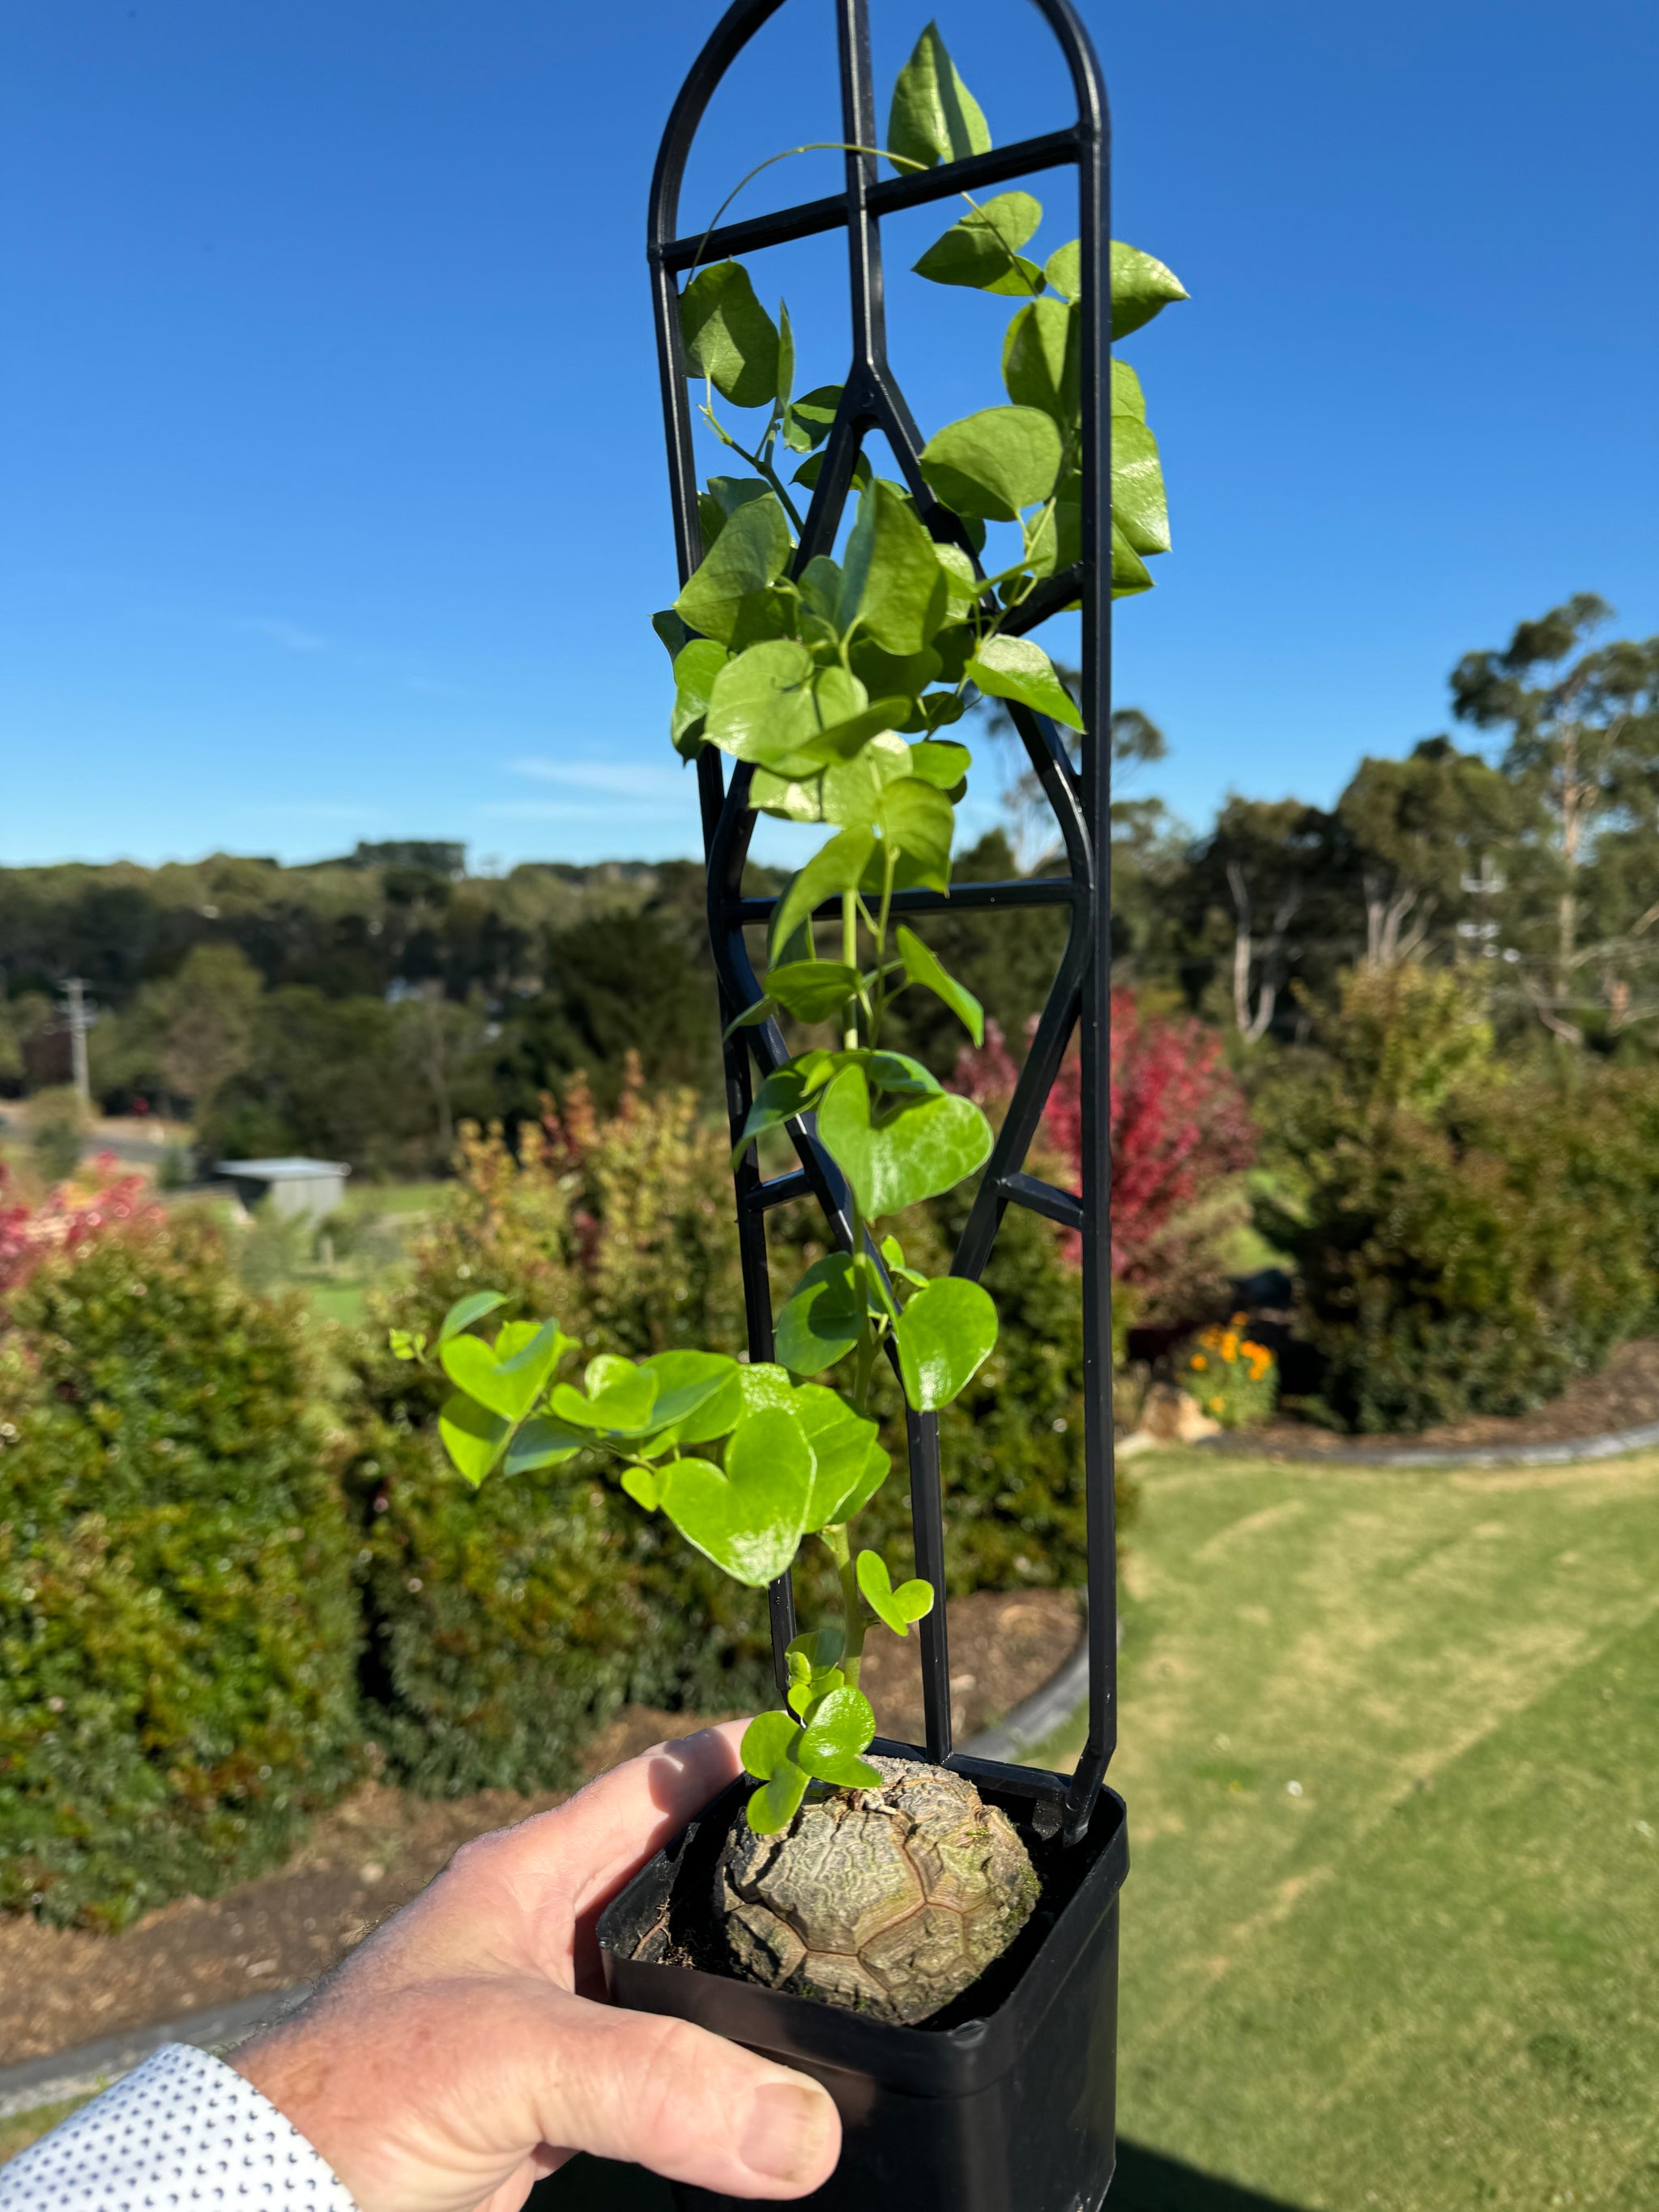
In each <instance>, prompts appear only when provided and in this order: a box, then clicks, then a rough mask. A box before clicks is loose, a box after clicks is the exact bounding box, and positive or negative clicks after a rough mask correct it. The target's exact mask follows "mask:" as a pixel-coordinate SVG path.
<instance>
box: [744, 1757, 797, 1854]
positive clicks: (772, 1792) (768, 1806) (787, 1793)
mask: <svg viewBox="0 0 1659 2212" xmlns="http://www.w3.org/2000/svg"><path fill="white" fill-rule="evenodd" d="M808 1779H809V1778H808V1777H807V1776H806V1775H805V1773H804V1772H803V1771H801V1769H800V1768H799V1766H797V1765H795V1764H794V1762H793V1760H790V1761H787V1762H786V1764H785V1765H782V1766H781V1767H779V1769H778V1771H777V1772H776V1773H775V1775H774V1776H773V1777H772V1779H771V1780H770V1781H769V1782H767V1783H763V1784H762V1785H761V1787H760V1788H759V1789H758V1790H756V1792H755V1794H754V1796H752V1797H751V1798H750V1800H749V1805H748V1808H747V1809H748V1814H749V1825H750V1827H751V1828H752V1829H753V1830H754V1832H755V1833H756V1834H757V1836H775V1835H779V1834H781V1832H782V1831H783V1830H784V1829H785V1828H787V1826H789V1823H790V1822H791V1821H792V1820H793V1819H794V1817H795V1815H796V1814H797V1813H799V1810H800V1801H801V1799H802V1798H803V1797H804V1796H805V1795H806V1784H807V1781H808Z"/></svg>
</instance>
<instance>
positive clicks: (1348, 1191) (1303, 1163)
mask: <svg viewBox="0 0 1659 2212" xmlns="http://www.w3.org/2000/svg"><path fill="white" fill-rule="evenodd" d="M1327 1042H1328V1047H1329V1051H1330V1058H1329V1060H1328V1064H1327V1065H1326V1066H1324V1067H1323V1068H1322V1070H1321V1071H1320V1072H1319V1073H1317V1074H1316V1075H1315V1076H1313V1077H1312V1078H1310V1079H1302V1080H1294V1081H1290V1082H1286V1083H1283V1084H1281V1085H1278V1086H1277V1087H1275V1088H1272V1089H1269V1090H1268V1091H1267V1092H1265V1093H1264V1095H1263V1097H1262V1100H1261V1110H1262V1112H1263V1115H1264V1118H1265V1119H1266V1121H1267V1126H1268V1128H1269V1131H1270V1134H1271V1137H1272V1139H1273V1146H1274V1149H1275V1152H1276V1154H1277V1164H1279V1166H1280V1167H1281V1169H1282V1170H1283V1171H1284V1175H1285V1184H1286V1187H1287V1188H1289V1189H1290V1190H1291V1193H1292V1197H1291V1200H1289V1201H1287V1200H1285V1199H1284V1198H1283V1197H1279V1196H1273V1197H1268V1198H1264V1199H1263V1200H1261V1201H1259V1203H1258V1206H1257V1218H1258V1225H1259V1226H1260V1227H1261V1230H1262V1231H1263V1233H1264V1234H1265V1235H1266V1236H1267V1237H1268V1238H1269V1240H1270V1241H1271V1242H1272V1243H1274V1244H1275V1245H1277V1246H1278V1247H1279V1249H1282V1250H1285V1251H1286V1252H1288V1253H1290V1254H1291V1255H1292V1256H1293V1257H1294V1260H1295V1262H1296V1266H1297V1274H1298V1331H1299V1334H1301V1336H1302V1337H1303V1338H1304V1340H1306V1342H1307V1343H1308V1344H1309V1345H1310V1346H1312V1348H1313V1350H1314V1352H1316V1355H1317V1357H1318V1359H1319V1361H1320V1364H1321V1370H1322V1372H1321V1376H1320V1378H1319V1381H1318V1383H1317V1390H1316V1395H1314V1396H1312V1397H1311V1398H1310V1401H1308V1404H1309V1410H1310V1411H1312V1412H1314V1413H1317V1414H1320V1415H1322V1416H1323V1417H1324V1418H1326V1419H1330V1420H1332V1421H1334V1423H1336V1424H1337V1425H1340V1426H1343V1427H1347V1428H1352V1429H1357V1430H1360V1431H1370V1432H1381V1431H1394V1430H1404V1431H1410V1430H1416V1429H1422V1428H1426V1427H1428V1426H1431V1425H1433V1424H1435V1423H1437V1422H1443V1421H1453V1420H1456V1419H1462V1417H1464V1416H1465V1415H1468V1414H1474V1413H1497V1414H1516V1413H1525V1412H1527V1411H1528V1410H1529V1409H1530V1408H1531V1407H1534V1406H1537V1405H1540V1404H1541V1403H1542V1402H1543V1401H1545V1400H1546V1399H1548V1398H1551V1397H1554V1396H1556V1395H1559V1392H1560V1391H1562V1390H1563V1389H1565V1387H1566V1385H1567V1384H1568V1383H1571V1381H1572V1380H1573V1379H1574V1377H1575V1376H1579V1375H1583V1374H1585V1373H1588V1372H1591V1371H1593V1370H1595V1369H1596V1368H1597V1367H1599V1366H1600V1365H1601V1363H1602V1361H1603V1360H1604V1359H1605V1358H1606V1357H1607V1353H1608V1352H1609V1351H1610V1350H1611V1349H1612V1348H1613V1346H1614V1345H1616V1344H1618V1343H1619V1342H1620V1341H1621V1340H1623V1339H1624V1338H1626V1337H1628V1336H1631V1335H1632V1334H1636V1333H1637V1332H1638V1330H1640V1329H1641V1328H1644V1327H1646V1326H1648V1325H1650V1322H1652V1320H1653V1317H1654V1312H1655V1301H1656V1290H1659V1279H1656V1275H1655V1272H1654V1269H1655V1263H1656V1261H1659V1151H1656V1143H1655V1140H1656V1138H1659V1085H1656V1084H1655V1082H1654V1080H1653V1079H1652V1078H1650V1077H1645V1076H1616V1077H1609V1076H1607V1075H1606V1074H1603V1073H1597V1072H1596V1071H1595V1070H1593V1069H1591V1070H1577V1071H1574V1072H1573V1073H1572V1075H1571V1079H1570V1080H1554V1079H1536V1078H1533V1079H1516V1078H1512V1077H1510V1075H1509V1074H1508V1073H1507V1072H1506V1071H1505V1070H1504V1069H1503V1068H1502V1067H1500V1066H1498V1065H1497V1064H1496V1063H1495V1062H1494V1061H1493V1060H1492V1056H1491V1034H1490V1031H1489V1030H1486V1027H1485V1025H1484V1024H1482V1023H1480V1021H1479V1020H1477V1019H1475V1018H1474V1017H1473V1016H1472V1014H1471V1012H1470V1010H1469V1006H1468V994H1467V987H1466V986H1465V985H1463V984H1462V981H1460V979H1459V978H1458V977H1457V976H1456V975H1455V974H1452V973H1449V972H1448V971H1443V970H1441V971H1425V970H1413V969H1404V970H1401V971H1396V972H1395V973H1392V974H1388V975H1382V976H1375V975H1373V976H1361V977H1355V978H1352V979H1351V980H1350V981H1349V983H1348V985H1347V987H1346V993H1345V998H1344V1005H1343V1009H1342V1012H1341V1014H1340V1017H1339V1018H1338V1019H1337V1020H1336V1021H1335V1022H1334V1023H1333V1024H1332V1025H1331V1030H1330V1033H1329V1035H1328V1039H1327Z"/></svg>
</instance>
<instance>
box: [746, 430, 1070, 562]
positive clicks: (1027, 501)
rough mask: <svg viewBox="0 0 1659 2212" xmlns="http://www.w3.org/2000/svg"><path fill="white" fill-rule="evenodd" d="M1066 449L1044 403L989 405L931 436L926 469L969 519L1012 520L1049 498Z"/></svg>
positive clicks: (943, 496) (923, 470) (953, 506)
mask: <svg viewBox="0 0 1659 2212" xmlns="http://www.w3.org/2000/svg"><path fill="white" fill-rule="evenodd" d="M1063 450H1064V449H1063V447H1062V446H1061V442H1060V432H1059V431H1058V429H1056V428H1055V427H1054V422H1053V421H1052V420H1051V419H1050V417H1049V416H1047V415H1045V414H1044V413H1043V412H1042V410H1041V408H1037V407H986V408H982V409H981V410H980V412H979V413H978V414H977V415H966V416H963V419H962V420H961V421H960V422H947V423H946V424H945V428H943V429H942V430H940V431H938V432H936V433H935V435H933V437H931V438H930V439H929V440H928V441H927V444H926V445H925V446H924V447H922V449H921V473H922V475H923V476H924V477H926V478H927V482H928V483H929V484H930V485H931V486H932V488H933V490H934V491H935V492H936V493H937V494H938V495H939V498H940V499H942V500H943V501H944V502H945V505H946V507H950V508H951V509H952V510H953V511H954V512H955V513H957V514H959V515H960V516H962V518H963V520H964V521H966V520H970V519H971V520H977V521H981V522H1012V521H1014V520H1016V519H1017V517H1018V514H1019V512H1020V509H1021V508H1022V507H1035V506H1036V503H1037V501H1039V500H1044V499H1047V498H1048V495H1049V493H1050V492H1051V491H1052V490H1053V489H1054V479H1055V477H1057V476H1058V475H1059V474H1060V459H1061V457H1062V453H1063ZM716 550H719V549H718V548H716Z"/></svg>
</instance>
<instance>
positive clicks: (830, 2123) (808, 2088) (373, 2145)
mask: <svg viewBox="0 0 1659 2212" xmlns="http://www.w3.org/2000/svg"><path fill="white" fill-rule="evenodd" d="M742 1735H743V1728H742V1724H741V1723H738V1722H732V1723H727V1724H726V1726H725V1727H722V1728H714V1729H704V1730H703V1731H702V1734H701V1735H692V1736H686V1737H684V1739H682V1740H681V1741H678V1742H677V1743H667V1744H659V1745H658V1746H657V1747H655V1748H654V1749H653V1750H651V1751H647V1752H646V1753H643V1754H642V1756H641V1757H640V1758H638V1759H630V1760H629V1762H628V1764H627V1765H624V1766H619V1767H617V1768H616V1769H615V1770H614V1771H612V1772H611V1773H609V1774H606V1775H602V1776H601V1777H600V1778H599V1780H598V1781H597V1782H592V1783H590V1784H588V1786H587V1788H586V1789H585V1790H582V1791H581V1792H580V1794H579V1795H578V1796H574V1797H573V1798H572V1799H571V1800H570V1801H569V1802H568V1804H564V1805H561V1806H559V1807H558V1808H556V1810H555V1811H553V1812H551V1813H543V1814H539V1815H538V1817H537V1818H536V1819H534V1820H526V1821H525V1822H523V1824H522V1825H521V1826H519V1827H516V1828H503V1829H501V1830H500V1831H498V1832H496V1833H495V1834H494V1835H489V1836H481V1837H480V1838H478V1839H477V1842H475V1843H471V1844H466V1845H465V1847H464V1848H463V1849H462V1850H459V1851H458V1852H457V1853H456V1855H455V1857H454V1859H453V1861H452V1863H451V1864H450V1865H449V1867H448V1868H447V1869H446V1870H445V1872H444V1873H442V1874H441V1875H439V1876H438V1878H437V1880H436V1881H435V1882H433V1883H432V1884H431V1885H430V1886H429V1887H428V1888H427V1889H425V1890H423V1891H422V1893H421V1895H420V1896H419V1897H417V1898H416V1899H415V1900H414V1901H413V1903H412V1904H410V1905H406V1906H405V1907H404V1910H403V1911H401V1912H399V1913H398V1914H397V1915H395V1917H393V1918H392V1919H391V1920H389V1921H387V1923H386V1925H385V1926H384V1927H383V1928H381V1929H378V1930H377V1931H376V1933H375V1934H374V1936H370V1937H369V1939H368V1942H365V1943H364V1944H363V1945H362V1948H360V1949H358V1950H357V1951H355V1952H354V1953H353V1954H352V1955H351V1956H350V1958H349V1959H348V1960H346V1962H345V1963H344V1965H343V1966H341V1967H340V1968H339V1969H338V1970H337V1972H336V1973H334V1974H332V1975H331V1977H330V1978H329V1979H328V1980H327V1981H326V1982H325V1984H323V1986H322V1988H321V1989H320V1990H319V1991H318V1992H317V1994H316V1995H315V1996H313V1997H312V1998H311V1999H310V2000H309V2001H308V2002H307V2003H306V2004H305V2005H303V2006H302V2007H301V2009H300V2010H299V2011H298V2012H296V2013H295V2014H293V2015H291V2016H290V2017H289V2019H287V2020H285V2021H283V2022H281V2023H280V2025H279V2026H277V2027H273V2028H271V2029H270V2030H268V2031H267V2032H266V2033H264V2034H263V2035H260V2036H258V2037H256V2038H254V2039H253V2040H252V2041H251V2042H249V2043H246V2044H244V2045H242V2047H241V2048H240V2050H238V2051H234V2052H233V2053H232V2054H231V2056H230V2057H229V2059H228V2062H227V2063H228V2064H230V2065H232V2066H234V2068H235V2069H236V2070H237V2072H238V2073H240V2074H241V2075H245V2076H246V2079H247V2080H248V2081H251V2082H252V2084H253V2086H254V2087H255V2088H256V2089H258V2091H259V2092H260V2093H261V2094H262V2095H264V2096H265V2097H267V2098H269V2099H270V2102H271V2103H272V2104H273V2105H275V2106H276V2108H277V2109H278V2111H279V2112H283V2113H284V2114H285V2115H286V2116H287V2118H289V2120H291V2121H292V2122H293V2124H294V2125H295V2127H296V2128H297V2129H298V2130H300V2132H301V2135H303V2136H305V2137H306V2139H307V2142H310V2143H312V2144H313V2145H314V2146H315V2148H317V2149H318V2150H319V2152H320V2153H321V2154H322V2155H323V2157H324V2158H325V2159H326V2160H327V2161H328V2163H329V2164H330V2166H332V2167H333V2169H334V2171H335V2172H336V2173H337V2175H338V2176H339V2178H340V2179H341V2181H342V2182H343V2184H344V2185H345V2187H346V2188H347V2189H348V2190H349V2191H350V2192H351V2195H352V2197H354V2199H355V2200H356V2203H357V2205H358V2208H359V2212H517V2208H518V2207H519V2206H520V2205H521V2204H522V2203H524V2200H525V2198H526V2196H527V2195H528V2193H529V2191H530V2190H531V2187H532V2185H533V2184H534V2183H535V2182H536V2181H538V2180H539V2179H541V2178H542V2176H543V2175H544V2174H548V2173H551V2172H553V2171H554V2170H555V2169H556V2167H558V2166H562V2165H563V2163H564V2161H565V2160H567V2159H568V2158H570V2157H571V2156H572V2155H574V2153H575V2152H577V2151H579V2150H586V2151H592V2152H593V2153H595V2154H597V2155H598V2156H599V2157H601V2158H615V2159H631V2160H636V2161H637V2162H638V2163H639V2164H641V2166H649V2167H651V2168H652V2169H653V2172H658V2173H661V2174H665V2175H666V2176H668V2178H669V2179H671V2180H676V2181H686V2182H691V2183H695V2184H696V2185H698V2186H700V2187H702V2188H704V2189H710V2190H718V2191H724V2192H725V2193H726V2195H728V2196H732V2197H804V2196H805V2195H806V2194H807V2193H808V2191H811V2190H813V2189H816V2188H817V2186H818V2185H819V2184H820V2183H821V2182H823V2180H824V2179H826V2178H827V2177H828V2176H829V2173H830V2172H831V2171H832V2169H833V2168H834V2166H835V2163H836V2158H837V2156H838V2155H839V2153H840V2149H841V2121H840V2118H839V2115H838V2114H837V2112H836V2107H835V2104H834V2101H833V2100H832V2099H831V2098H830V2097H829V2094H828V2093H827V2092H826V2091H825V2090H823V2089H822V2088H820V2087H818V2085H817V2082H815V2081H811V2080H810V2079H809V2078H808V2077H807V2076H806V2075H804V2074H798V2073H795V2072H793V2070H791V2069H789V2068H787V2067H784V2066H779V2065H775V2064H774V2063H772V2062H771V2061H770V2060H769V2059H765V2058H758V2057H756V2056H755V2055H754V2054H753V2052H751V2051H744V2050H743V2049H741V2048H740V2047H739V2046H738V2045H736V2044H733V2043H727V2042H726V2040H725V2039H723V2038H722V2037H720V2036H717V2035H711V2034H710V2033H708V2031H707V2030H706V2029H704V2028H701V2027H693V2026H692V2025H691V2024H690V2022H689V2021H680V2020H671V2019H667V2018H665V2017H662V2016H661V2015H655V2014H649V2013H635V2012H628V2011H624V2010H623V2009H622V2008H620V2007H617V2008H612V2007H611V2006H610V2005H608V2004H606V2003H605V2002H603V1996H604V1980H603V1977H602V1974H601V1972H600V1967H599V1943H598V1940H597V1937H596V1936H595V1933H594V1926H595V1923H596V1922H597V1920H598V1918H599V1913H600V1911H601V1910H602V1909H603V1907H604V1906H605V1905H606V1904H607V1903H608V1902H609V1900H610V1899H611V1898H612V1897H614V1896H615V1895H616V1893H617V1891H618V1890H619V1889H620V1888H621V1887H623V1884H624V1883H625V1882H626V1881H629V1878H630V1877H631V1876H632V1875H634V1874H635V1873H636V1872H637V1871H638V1869H640V1868H641V1866H643V1865H644V1863H645V1862H646V1861H647V1859H648V1858H649V1857H651V1856H652V1854H653V1852H655V1851H657V1850H659V1849H660V1848H661V1846H662V1845H663V1844H665V1843H666V1842H667V1841H668V1839H669V1838H671V1836H673V1835H674V1834H676V1833H677V1832H678V1830H679V1829H681V1828H682V1827H684V1825H685V1823H686V1821H687V1820H690V1818H691V1817H692V1816H693V1815H694V1814H696V1813H698V1812H700V1811H701V1810H702V1807H703V1806H704V1805H706V1804H707V1803H708V1801H709V1800H710V1798H712V1797H714V1796H715V1795H717V1793H718V1792H719V1791H720V1790H722V1789H723V1788H724V1787H725V1786H726V1784H727V1783H728V1782H730V1781H731V1780H732V1779H733V1778H734V1777H735V1776H736V1775H737V1773H738V1771H739V1766H740V1761H739V1759H738V1744H739V1742H740V1741H741V1740H742ZM596 1999H599V2000H600V2001H599V2002H595V2000H596Z"/></svg>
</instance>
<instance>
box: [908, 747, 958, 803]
mask: <svg viewBox="0 0 1659 2212" xmlns="http://www.w3.org/2000/svg"><path fill="white" fill-rule="evenodd" d="M973 764H974V757H973V755H972V753H970V752H969V750H968V748H967V746H966V745H959V744H957V743H956V741H955V740H954V739H953V738H945V739H943V740H941V739H939V738H923V739H922V741H921V744H916V745H912V746H911V748H910V773H911V775H919V776H920V777H921V780H922V781H923V782H924V783H931V784H934V785H936V786H937V787H938V788H939V790H940V791H954V790H955V789H956V787H957V785H958V784H959V783H960V782H961V781H962V779H963V776H965V775H967V773H968V771H969V769H970V768H972V766H973Z"/></svg>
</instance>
